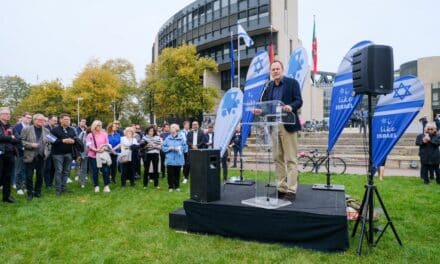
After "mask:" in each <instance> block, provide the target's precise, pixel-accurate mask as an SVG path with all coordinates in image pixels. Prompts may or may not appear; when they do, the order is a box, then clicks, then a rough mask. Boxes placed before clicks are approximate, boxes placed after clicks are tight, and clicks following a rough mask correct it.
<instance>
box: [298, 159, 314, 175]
mask: <svg viewBox="0 0 440 264" xmlns="http://www.w3.org/2000/svg"><path fill="white" fill-rule="evenodd" d="M312 170H313V160H312V159H311V158H310V157H307V156H301V157H299V158H298V171H299V172H311V171H312Z"/></svg>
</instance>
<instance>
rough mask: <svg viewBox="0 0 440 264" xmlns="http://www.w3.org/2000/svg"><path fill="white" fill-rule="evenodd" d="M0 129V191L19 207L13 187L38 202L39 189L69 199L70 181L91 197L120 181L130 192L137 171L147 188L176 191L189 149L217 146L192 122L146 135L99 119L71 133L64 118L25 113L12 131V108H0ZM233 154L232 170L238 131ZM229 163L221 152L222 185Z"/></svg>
mask: <svg viewBox="0 0 440 264" xmlns="http://www.w3.org/2000/svg"><path fill="white" fill-rule="evenodd" d="M190 124H191V128H190ZM0 127H1V129H0V179H1V181H0V186H1V187H0V188H2V191H3V202H7V203H14V202H15V201H16V200H15V199H14V198H13V197H12V196H11V186H12V189H16V190H17V195H26V199H27V200H28V201H32V200H33V199H34V198H39V197H41V195H42V189H43V185H45V188H46V189H47V190H48V191H50V190H51V189H54V190H55V194H56V195H57V196H61V195H63V194H64V193H69V192H72V190H71V189H69V188H68V184H69V183H72V182H74V181H77V182H78V183H79V186H80V187H81V188H86V185H87V181H88V179H89V178H90V182H91V184H92V186H93V190H94V192H95V193H99V192H100V191H101V187H103V189H102V190H103V192H105V193H109V192H111V188H110V187H111V185H112V184H117V182H118V181H119V182H120V185H121V186H122V187H126V184H127V181H128V182H129V183H130V186H135V185H136V181H137V180H140V179H141V178H142V176H141V166H143V168H144V170H143V179H142V181H141V182H142V184H143V188H144V189H147V188H148V185H149V183H152V184H153V187H154V188H156V189H159V188H160V187H159V180H160V176H161V178H162V179H163V178H165V176H166V177H167V181H168V191H169V192H173V191H180V184H181V183H182V184H186V183H187V182H188V179H189V177H190V166H191V164H190V158H189V150H191V149H205V148H213V147H214V130H213V128H214V126H213V124H212V123H209V124H208V125H207V129H206V130H202V129H200V127H199V123H198V122H197V121H193V122H192V123H190V122H189V121H184V122H183V126H182V127H183V128H182V129H180V126H179V125H178V124H167V123H165V124H163V125H162V126H156V125H152V126H149V127H147V128H146V129H145V131H144V132H143V131H142V130H141V127H140V125H137V124H133V125H131V126H128V127H126V128H125V129H122V128H121V124H120V122H119V121H117V120H116V121H114V122H111V123H109V124H108V125H107V127H106V128H103V123H102V122H101V121H100V120H94V121H93V122H92V124H91V125H90V127H89V126H87V121H86V119H81V120H80V122H79V124H78V126H75V127H74V126H72V125H71V118H70V116H69V115H68V114H61V115H59V116H56V115H51V116H48V117H45V116H44V115H42V114H39V113H37V114H34V115H31V114H30V113H24V114H23V115H22V116H21V117H20V118H19V120H18V122H17V123H16V124H11V112H10V109H9V108H7V107H2V108H0ZM230 148H231V149H233V150H234V164H233V167H236V166H237V157H238V156H239V155H240V152H241V151H240V150H241V136H240V127H237V129H236V132H235V135H234V137H233V139H232V140H231V145H230ZM228 158H229V157H228V151H226V152H225V155H224V156H223V157H222V167H223V178H224V179H225V180H226V179H227V166H228V165H227V160H228ZM72 169H73V170H74V173H71V170H72ZM182 172H183V180H182V181H181V173H182ZM71 174H73V177H74V180H72V179H71ZM90 176H91V177H90ZM100 176H101V177H102V180H103V185H100V180H99V178H100Z"/></svg>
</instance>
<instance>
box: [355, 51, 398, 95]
mask: <svg viewBox="0 0 440 264" xmlns="http://www.w3.org/2000/svg"><path fill="white" fill-rule="evenodd" d="M352 66H353V68H352V72H353V91H354V92H355V94H370V95H379V94H389V93H391V92H392V91H393V82H394V60H393V48H391V47H390V46H384V45H370V46H368V47H365V48H363V49H361V50H360V51H358V52H356V53H355V54H354V55H353V63H352Z"/></svg>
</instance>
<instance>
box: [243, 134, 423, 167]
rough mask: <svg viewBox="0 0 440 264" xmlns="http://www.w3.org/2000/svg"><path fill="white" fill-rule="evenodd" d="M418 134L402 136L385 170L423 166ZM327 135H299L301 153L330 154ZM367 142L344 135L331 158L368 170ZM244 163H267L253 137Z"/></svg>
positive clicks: (244, 154) (357, 135)
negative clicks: (416, 141) (421, 164)
mask: <svg viewBox="0 0 440 264" xmlns="http://www.w3.org/2000/svg"><path fill="white" fill-rule="evenodd" d="M416 136H417V134H413V133H408V134H406V135H404V136H402V137H401V138H400V140H399V142H398V143H397V144H396V145H395V146H394V148H393V150H392V151H391V153H390V154H389V155H388V158H387V162H386V166H387V167H389V168H401V169H408V168H410V167H411V166H414V165H416V166H420V164H419V156H418V151H419V148H418V146H416V145H415V138H416ZM327 141H328V132H301V133H299V135H298V143H299V146H298V153H300V152H305V153H308V152H309V151H311V150H314V149H318V150H319V151H320V152H321V153H323V154H324V153H325V151H326V150H327ZM365 148H366V149H368V146H365V147H364V139H363V138H362V137H361V135H360V134H359V133H353V132H352V133H343V134H341V136H340V137H339V139H338V141H337V143H336V145H335V147H334V148H333V151H332V155H334V156H335V157H340V158H342V159H343V160H344V161H345V162H346V164H347V166H366V164H367V163H368V154H365V153H364V151H365ZM243 156H244V159H245V161H246V162H247V163H249V164H256V163H266V162H265V160H266V159H267V157H266V156H265V153H259V152H258V149H257V144H256V138H255V137H254V136H252V135H251V137H249V138H248V140H247V147H246V148H245V149H244V151H243Z"/></svg>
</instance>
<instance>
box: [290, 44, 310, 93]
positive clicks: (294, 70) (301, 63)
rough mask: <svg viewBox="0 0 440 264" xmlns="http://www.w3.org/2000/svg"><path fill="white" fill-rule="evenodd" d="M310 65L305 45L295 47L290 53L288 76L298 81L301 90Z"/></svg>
mask: <svg viewBox="0 0 440 264" xmlns="http://www.w3.org/2000/svg"><path fill="white" fill-rule="evenodd" d="M308 65H309V62H308V59H307V51H306V49H304V48H303V47H300V48H297V49H295V50H294V51H293V52H292V55H290V59H289V68H288V70H287V76H288V77H290V78H292V79H295V80H297V81H298V83H299V87H300V89H301V92H302V90H303V88H304V81H305V79H306V75H307V71H308V70H309V69H308Z"/></svg>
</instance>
